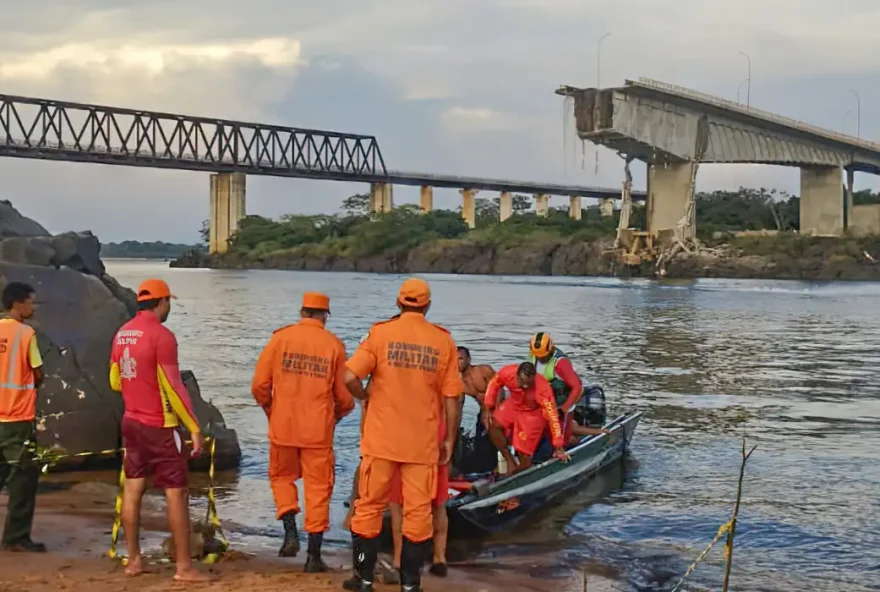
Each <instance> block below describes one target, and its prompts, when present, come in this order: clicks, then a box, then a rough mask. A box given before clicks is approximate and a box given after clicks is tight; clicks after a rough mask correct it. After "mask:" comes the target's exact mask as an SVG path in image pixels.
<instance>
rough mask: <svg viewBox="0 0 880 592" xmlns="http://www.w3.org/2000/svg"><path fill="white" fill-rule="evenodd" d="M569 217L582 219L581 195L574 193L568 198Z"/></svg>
mask: <svg viewBox="0 0 880 592" xmlns="http://www.w3.org/2000/svg"><path fill="white" fill-rule="evenodd" d="M568 217H569V218H571V219H572V220H580V219H581V196H580V195H572V196H571V197H569V198H568Z"/></svg>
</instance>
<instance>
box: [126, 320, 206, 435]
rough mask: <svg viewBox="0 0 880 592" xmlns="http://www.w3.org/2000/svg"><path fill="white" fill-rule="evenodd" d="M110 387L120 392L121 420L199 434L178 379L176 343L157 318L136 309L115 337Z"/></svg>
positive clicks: (172, 335) (185, 392) (180, 381)
mask: <svg viewBox="0 0 880 592" xmlns="http://www.w3.org/2000/svg"><path fill="white" fill-rule="evenodd" d="M110 386H111V387H112V388H113V390H115V391H117V392H121V393H122V398H123V400H124V401H125V417H127V418H129V419H133V420H135V421H138V422H140V423H142V424H144V425H148V426H153V427H159V428H163V427H164V428H174V427H177V426H179V425H180V424H181V423H183V425H184V426H185V427H186V429H187V430H189V431H190V433H196V432H199V431H200V430H199V422H198V421H197V420H196V416H195V414H194V413H193V410H192V401H191V400H190V398H189V393H188V392H187V391H186V387H185V386H184V385H183V379H182V378H181V377H180V367H179V364H178V361H177V339H175V337H174V333H172V332H171V330H170V329H168V328H167V327H165V326H164V325H163V324H162V323H161V322H160V321H159V317H157V316H156V315H155V314H153V313H152V312H150V311H140V312H138V314H137V316H136V317H135V318H133V319H132V320H130V321H129V322H127V323H126V324H124V325H123V326H122V327H121V328H120V329H119V331H117V332H116V336H115V337H114V338H113V350H112V352H111V354H110Z"/></svg>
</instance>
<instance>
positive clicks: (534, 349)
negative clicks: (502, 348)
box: [529, 331, 608, 443]
mask: <svg viewBox="0 0 880 592" xmlns="http://www.w3.org/2000/svg"><path fill="white" fill-rule="evenodd" d="M529 353H530V356H529V361H530V362H531V363H533V364H534V365H535V368H536V369H537V371H538V374H539V375H540V376H543V377H544V378H545V379H547V381H548V382H549V383H550V387H551V388H552V389H553V395H554V399H555V401H556V406H557V407H558V408H559V415H560V417H561V418H562V423H563V431H564V433H565V442H566V443H568V442H569V441H570V440H571V439H572V437H573V436H574V437H577V438H580V437H581V436H590V435H594V434H603V433H608V430H604V429H599V428H591V427H587V426H582V425H579V424H577V423H575V422H574V420H573V417H572V412H573V411H574V408H575V405H577V404H578V403H579V402H580V401H581V399H582V397H583V394H584V385H583V383H582V382H581V379H580V377H579V376H578V375H577V372H575V371H574V367H573V366H572V364H571V360H569V359H568V356H566V355H565V353H564V352H563V351H562V350H561V349H559V348H558V347H556V344H554V343H553V339H552V338H551V337H550V334H549V333H544V332H543V331H542V332H540V333H535V335H533V336H532V339H531V340H530V341H529Z"/></svg>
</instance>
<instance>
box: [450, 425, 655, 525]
mask: <svg viewBox="0 0 880 592" xmlns="http://www.w3.org/2000/svg"><path fill="white" fill-rule="evenodd" d="M640 419H641V413H630V414H626V415H622V416H620V417H618V418H617V419H615V420H614V421H612V422H610V423H609V424H607V425H606V426H605V427H606V428H607V429H609V430H611V433H610V434H602V435H598V436H591V437H587V438H585V439H584V440H583V441H582V442H581V443H580V444H578V445H577V446H575V447H573V448H571V449H569V450H568V453H569V454H570V455H571V460H570V461H569V462H568V463H563V462H561V461H558V460H556V459H552V460H549V461H547V462H544V463H541V464H539V465H537V466H535V467H532V468H530V469H528V470H526V471H523V472H522V473H519V474H517V475H514V476H512V477H509V478H506V479H502V480H500V481H497V482H494V483H490V482H488V481H483V482H477V483H475V487H474V489H473V490H471V491H469V492H467V493H465V494H462V495H460V496H458V497H456V498H454V499H451V500H449V502H448V503H447V511H448V515H449V529H450V532H449V534H450V537H454V538H464V537H467V538H470V537H474V536H481V535H487V534H492V533H495V532H499V531H502V530H507V529H510V528H513V527H514V526H516V524H518V523H519V522H520V521H522V520H523V519H524V518H526V517H527V516H529V515H531V514H532V513H534V512H535V511H537V510H539V509H541V508H544V507H546V506H547V505H548V504H549V503H551V502H552V501H553V500H554V499H555V498H557V497H559V496H561V495H564V494H566V493H573V492H574V491H576V490H579V489H581V488H582V486H583V484H584V483H585V482H586V481H588V480H589V479H590V478H591V477H593V476H594V475H595V474H596V473H598V472H599V471H601V470H602V469H604V468H605V467H608V466H610V465H612V464H613V463H615V462H618V461H620V460H621V459H622V458H623V457H624V455H625V454H626V452H627V450H628V448H629V444H630V442H631V441H632V438H633V435H634V433H635V430H636V427H637V426H638V423H639V420H640Z"/></svg>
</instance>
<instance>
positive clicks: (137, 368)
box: [110, 279, 212, 582]
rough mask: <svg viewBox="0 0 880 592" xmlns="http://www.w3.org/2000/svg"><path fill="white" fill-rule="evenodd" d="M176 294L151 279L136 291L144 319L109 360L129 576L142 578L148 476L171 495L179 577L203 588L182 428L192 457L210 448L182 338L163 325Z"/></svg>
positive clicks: (131, 325) (131, 326)
mask: <svg viewBox="0 0 880 592" xmlns="http://www.w3.org/2000/svg"><path fill="white" fill-rule="evenodd" d="M172 298H174V296H173V295H172V294H171V290H170V289H169V288H168V284H166V283H165V282H164V281H162V280H158V279H149V280H146V281H144V283H142V284H141V285H140V287H139V288H138V291H137V302H138V309H139V310H138V313H137V315H136V316H135V317H134V318H133V319H132V320H130V321H128V322H127V323H125V324H124V325H123V326H122V327H121V328H120V329H119V331H117V332H116V336H115V337H114V339H113V349H112V351H111V354H110V386H111V387H112V388H113V390H115V391H117V392H121V393H122V398H123V400H124V401H125V414H124V415H123V416H122V443H123V445H124V446H125V461H124V470H125V479H126V481H125V490H124V493H123V498H122V525H123V527H124V528H125V544H126V547H127V549H128V566H127V567H126V568H125V573H126V575H129V576H136V575H139V574H141V573H142V572H143V559H142V558H141V547H140V540H139V537H140V517H141V500H142V499H143V497H144V492H145V491H146V488H147V486H146V478H147V477H149V476H152V477H153V485H154V486H155V487H159V488H162V489H164V490H165V498H166V500H167V502H168V523H169V526H170V528H171V536H172V537H173V538H174V546H175V549H176V550H177V569H176V573H175V574H174V579H175V580H177V581H183V582H204V581H209V580H211V579H212V578H211V577H210V576H208V575H207V574H203V573H200V572H199V571H198V570H196V569H195V568H194V567H193V565H192V558H191V557H190V522H189V489H188V473H189V462H188V460H189V459H188V457H189V454H188V451H187V450H186V446H185V444H184V441H183V438H182V437H181V435H180V432H179V431H178V430H179V427H180V424H183V426H184V427H185V428H186V429H187V430H188V431H189V433H190V435H191V436H192V442H193V450H192V455H193V456H197V455H199V454H200V453H201V451H202V448H203V446H204V440H203V438H202V433H201V429H200V427H199V422H198V420H197V419H196V416H195V414H194V413H193V410H192V401H191V400H190V398H189V393H187V391H186V387H185V386H184V385H183V379H182V378H181V376H180V366H179V362H178V360H177V339H176V338H175V337H174V333H172V332H171V330H169V329H168V328H167V327H165V326H164V325H163V324H162V323H164V322H165V321H166V320H167V319H168V315H169V313H170V312H171V299H172Z"/></svg>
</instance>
